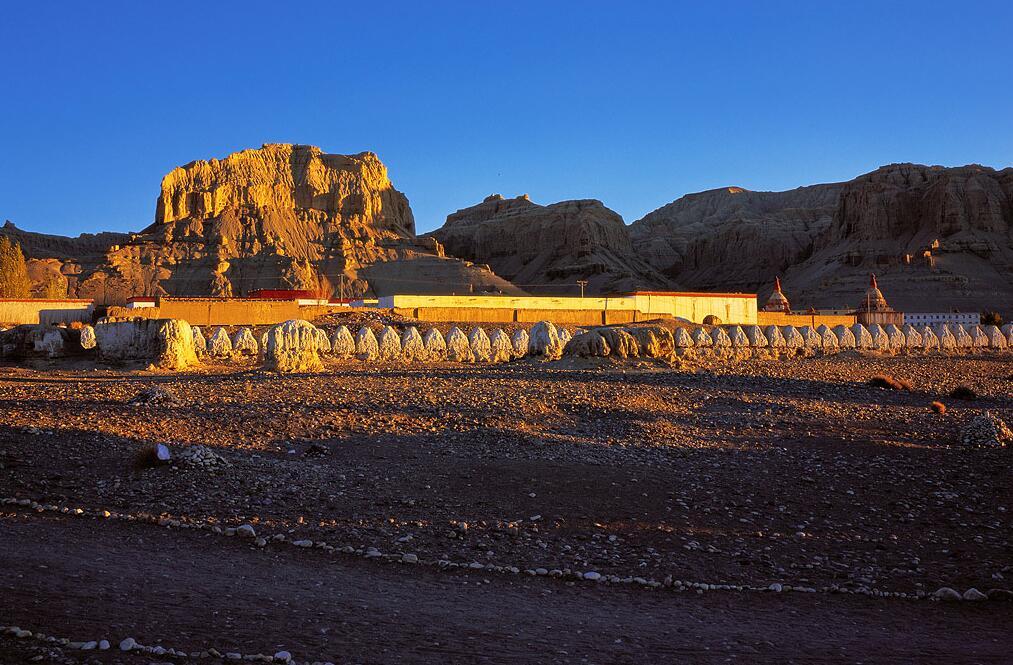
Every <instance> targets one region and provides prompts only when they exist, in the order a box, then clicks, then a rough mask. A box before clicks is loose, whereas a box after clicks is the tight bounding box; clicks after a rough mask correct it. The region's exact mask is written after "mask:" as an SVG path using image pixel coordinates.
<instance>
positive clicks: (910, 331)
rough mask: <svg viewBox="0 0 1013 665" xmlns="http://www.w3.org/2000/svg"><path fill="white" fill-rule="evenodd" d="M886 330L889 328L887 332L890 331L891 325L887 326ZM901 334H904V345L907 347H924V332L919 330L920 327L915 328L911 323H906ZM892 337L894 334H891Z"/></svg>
mask: <svg viewBox="0 0 1013 665" xmlns="http://www.w3.org/2000/svg"><path fill="white" fill-rule="evenodd" d="M886 330H887V332H890V327H889V326H887V329H886ZM900 334H901V335H903V337H904V346H905V347H907V348H909V349H920V348H922V344H923V343H924V340H923V339H922V334H921V333H920V332H918V328H915V327H914V326H913V325H911V324H910V323H906V324H904V327H903V328H901V330H900ZM891 337H893V335H891Z"/></svg>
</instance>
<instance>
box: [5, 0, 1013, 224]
mask: <svg viewBox="0 0 1013 665" xmlns="http://www.w3.org/2000/svg"><path fill="white" fill-rule="evenodd" d="M284 5H293V7H285V6H284ZM1011 35H1013V3H1009V2H967V3H955V2H928V1H921V2H883V1H875V2H872V1H870V2H854V1H851V2H811V1H810V2H759V1H757V2H707V3H702V2H685V3H682V2H671V1H670V2H639V3H637V2H630V3H620V2H614V1H613V2H596V1H594V0H591V1H582V2H547V1H544V0H543V1H542V2H523V1H517V0H514V1H512V2H499V3H493V2H438V1H433V2H395V1H390V2H385V3H363V2H355V3H339V2H322V3H313V2H305V1H304V2H299V3H277V2H253V1H246V2H235V3H231V2H192V3H191V2H186V1H177V2H173V3H153V2H136V1H133V2H100V3H81V2H47V3H15V2H5V3H4V6H3V20H0V56H2V58H0V139H2V142H0V145H2V148H0V220H2V219H11V220H13V221H14V222H15V223H16V224H18V225H19V226H20V227H22V228H27V229H30V230H37V231H45V232H52V233H69V234H77V233H80V232H82V231H89V232H94V231H99V230H121V231H125V230H139V229H141V228H143V227H144V226H146V225H148V224H149V223H150V222H151V220H152V218H153V216H154V210H155V199H156V197H157V194H158V188H159V182H160V180H161V177H162V176H163V175H164V174H165V173H166V172H168V171H169V170H170V169H171V168H173V167H174V166H177V165H180V164H184V163H186V162H189V161H192V160H194V159H203V158H210V157H223V156H225V155H226V154H228V153H230V152H233V151H236V150H240V149H243V148H249V147H257V146H259V145H261V144H262V143H266V142H293V143H310V144H314V145H319V146H320V147H321V148H323V149H324V150H326V151H327V152H338V153H353V152H360V151H363V150H373V151H374V152H376V153H378V154H379V155H380V157H381V159H383V161H384V162H385V163H386V164H387V166H388V168H389V169H390V173H391V177H392V179H393V181H394V184H395V186H396V187H397V188H398V189H400V190H401V191H403V192H405V193H406V194H407V195H408V197H409V199H410V200H411V204H412V208H413V210H414V211H415V216H416V220H417V223H418V226H419V229H420V231H425V230H430V229H432V228H435V227H437V226H439V225H440V224H442V222H443V220H444V218H445V217H446V215H447V214H448V213H450V212H453V211H454V210H457V209H458V208H462V207H465V206H469V205H472V204H474V203H476V202H478V201H480V200H481V199H482V198H484V197H485V196H487V195H488V194H490V193H493V192H498V193H502V194H503V195H505V196H515V195H517V194H521V193H528V194H530V196H531V197H532V199H533V200H535V201H537V202H540V203H549V202H554V201H558V200H563V199H573V198H597V199H601V200H602V201H603V202H604V203H605V205H607V206H609V207H611V208H613V209H615V210H616V211H617V212H619V213H620V214H621V215H623V217H624V218H625V219H626V220H627V222H632V221H634V220H635V219H638V218H640V217H641V216H642V215H644V214H645V213H647V212H649V211H650V210H653V209H655V208H657V207H659V206H661V205H663V204H665V203H668V202H669V201H672V200H674V199H676V198H678V197H679V196H681V195H683V194H686V193H688V192H693V191H699V190H703V189H710V188H714V187H721V186H726V185H738V186H742V187H746V188H749V189H788V188H792V187H797V186H800V185H804V184H812V183H816V182H830V181H836V180H846V179H850V178H852V177H854V176H856V175H858V174H860V173H863V172H866V171H870V170H872V169H874V168H876V167H877V166H880V165H882V164H887V163H891V162H904V161H912V162H921V163H933V164H944V165H958V164H966V163H981V164H986V165H990V166H995V167H1005V166H1008V165H1010V164H1011V163H1013V85H1010V76H1011V74H1010V71H1011V66H1013V37H1011Z"/></svg>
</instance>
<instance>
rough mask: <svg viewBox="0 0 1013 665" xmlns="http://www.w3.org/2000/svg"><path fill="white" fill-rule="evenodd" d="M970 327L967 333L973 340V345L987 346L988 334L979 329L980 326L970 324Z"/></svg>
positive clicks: (979, 347) (981, 347)
mask: <svg viewBox="0 0 1013 665" xmlns="http://www.w3.org/2000/svg"><path fill="white" fill-rule="evenodd" d="M970 328H971V329H970V330H968V331H967V333H968V334H969V335H970V336H971V339H972V340H973V341H974V347H975V348H978V349H987V348H988V335H986V334H985V331H984V330H982V329H981V326H971V327H970Z"/></svg>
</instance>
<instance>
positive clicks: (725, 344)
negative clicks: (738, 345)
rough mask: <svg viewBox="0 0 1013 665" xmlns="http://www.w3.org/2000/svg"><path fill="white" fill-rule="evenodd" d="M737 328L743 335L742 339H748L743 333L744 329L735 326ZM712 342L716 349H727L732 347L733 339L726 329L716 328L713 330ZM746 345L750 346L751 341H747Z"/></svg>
mask: <svg viewBox="0 0 1013 665" xmlns="http://www.w3.org/2000/svg"><path fill="white" fill-rule="evenodd" d="M735 328H736V329H737V330H738V331H739V333H741V334H742V339H745V338H746V334H745V333H743V332H742V328H739V327H738V326H735ZM711 340H712V341H713V342H714V348H715V349H727V348H729V347H731V345H732V339H731V337H729V336H728V333H726V332H725V329H724V328H721V327H714V328H712V329H711ZM740 341H741V340H740ZM746 344H747V345H748V344H749V340H748V339H746Z"/></svg>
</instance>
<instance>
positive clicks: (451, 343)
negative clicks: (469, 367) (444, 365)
mask: <svg viewBox="0 0 1013 665" xmlns="http://www.w3.org/2000/svg"><path fill="white" fill-rule="evenodd" d="M447 360H450V361H452V362H455V363H470V362H473V361H474V360H475V355H474V354H473V353H472V352H471V344H469V342H468V338H467V336H465V334H464V333H463V332H461V329H460V328H458V327H457V326H454V327H453V328H451V329H450V331H449V332H448V333H447Z"/></svg>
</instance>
